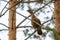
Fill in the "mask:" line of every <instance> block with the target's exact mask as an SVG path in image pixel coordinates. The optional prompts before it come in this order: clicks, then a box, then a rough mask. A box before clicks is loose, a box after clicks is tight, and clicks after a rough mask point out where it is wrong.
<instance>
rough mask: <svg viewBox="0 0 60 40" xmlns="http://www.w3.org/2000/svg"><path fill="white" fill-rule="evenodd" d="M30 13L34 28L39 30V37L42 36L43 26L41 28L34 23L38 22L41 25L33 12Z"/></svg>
mask: <svg viewBox="0 0 60 40" xmlns="http://www.w3.org/2000/svg"><path fill="white" fill-rule="evenodd" d="M28 12H29V13H30V14H31V15H32V16H31V20H32V21H31V24H32V26H33V28H34V29H37V33H38V34H39V35H42V30H41V26H39V25H38V24H36V23H34V22H33V21H36V22H37V23H39V24H40V25H41V22H40V20H39V19H38V18H37V17H36V16H35V15H34V13H33V11H32V10H28Z"/></svg>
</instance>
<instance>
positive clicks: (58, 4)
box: [54, 0, 60, 40]
mask: <svg viewBox="0 0 60 40" xmlns="http://www.w3.org/2000/svg"><path fill="white" fill-rule="evenodd" d="M54 1H55V3H54V7H55V8H54V17H55V20H54V21H55V28H56V30H57V32H58V37H59V38H60V0H54ZM59 40H60V39H59Z"/></svg>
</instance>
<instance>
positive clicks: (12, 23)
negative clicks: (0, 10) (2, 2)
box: [9, 0, 17, 40]
mask: <svg viewBox="0 0 60 40" xmlns="http://www.w3.org/2000/svg"><path fill="white" fill-rule="evenodd" d="M16 2H17V0H10V2H9V8H11V7H12V6H13V5H15V4H16ZM11 10H14V11H11ZM11 10H9V40H16V6H14V7H13V8H11Z"/></svg>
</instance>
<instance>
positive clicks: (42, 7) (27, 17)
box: [17, 1, 52, 27]
mask: <svg viewBox="0 0 60 40" xmlns="http://www.w3.org/2000/svg"><path fill="white" fill-rule="evenodd" d="M51 2H52V1H50V2H48V3H47V4H45V5H44V6H43V7H41V8H38V9H37V10H36V11H35V12H34V14H35V13H36V12H38V11H39V10H41V9H42V8H44V7H45V6H46V5H48V4H49V3H51ZM30 16H31V15H29V16H28V17H27V18H25V19H24V20H22V21H21V22H20V23H19V24H18V25H17V27H18V26H19V25H21V24H22V23H23V22H24V21H25V20H26V19H28V18H29V17H30Z"/></svg>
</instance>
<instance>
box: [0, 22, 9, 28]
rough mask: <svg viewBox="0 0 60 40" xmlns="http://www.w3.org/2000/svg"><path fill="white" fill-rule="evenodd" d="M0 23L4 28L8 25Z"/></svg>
mask: <svg viewBox="0 0 60 40" xmlns="http://www.w3.org/2000/svg"><path fill="white" fill-rule="evenodd" d="M0 25H3V26H5V27H6V28H8V26H7V25H5V24H3V23H0Z"/></svg>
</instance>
